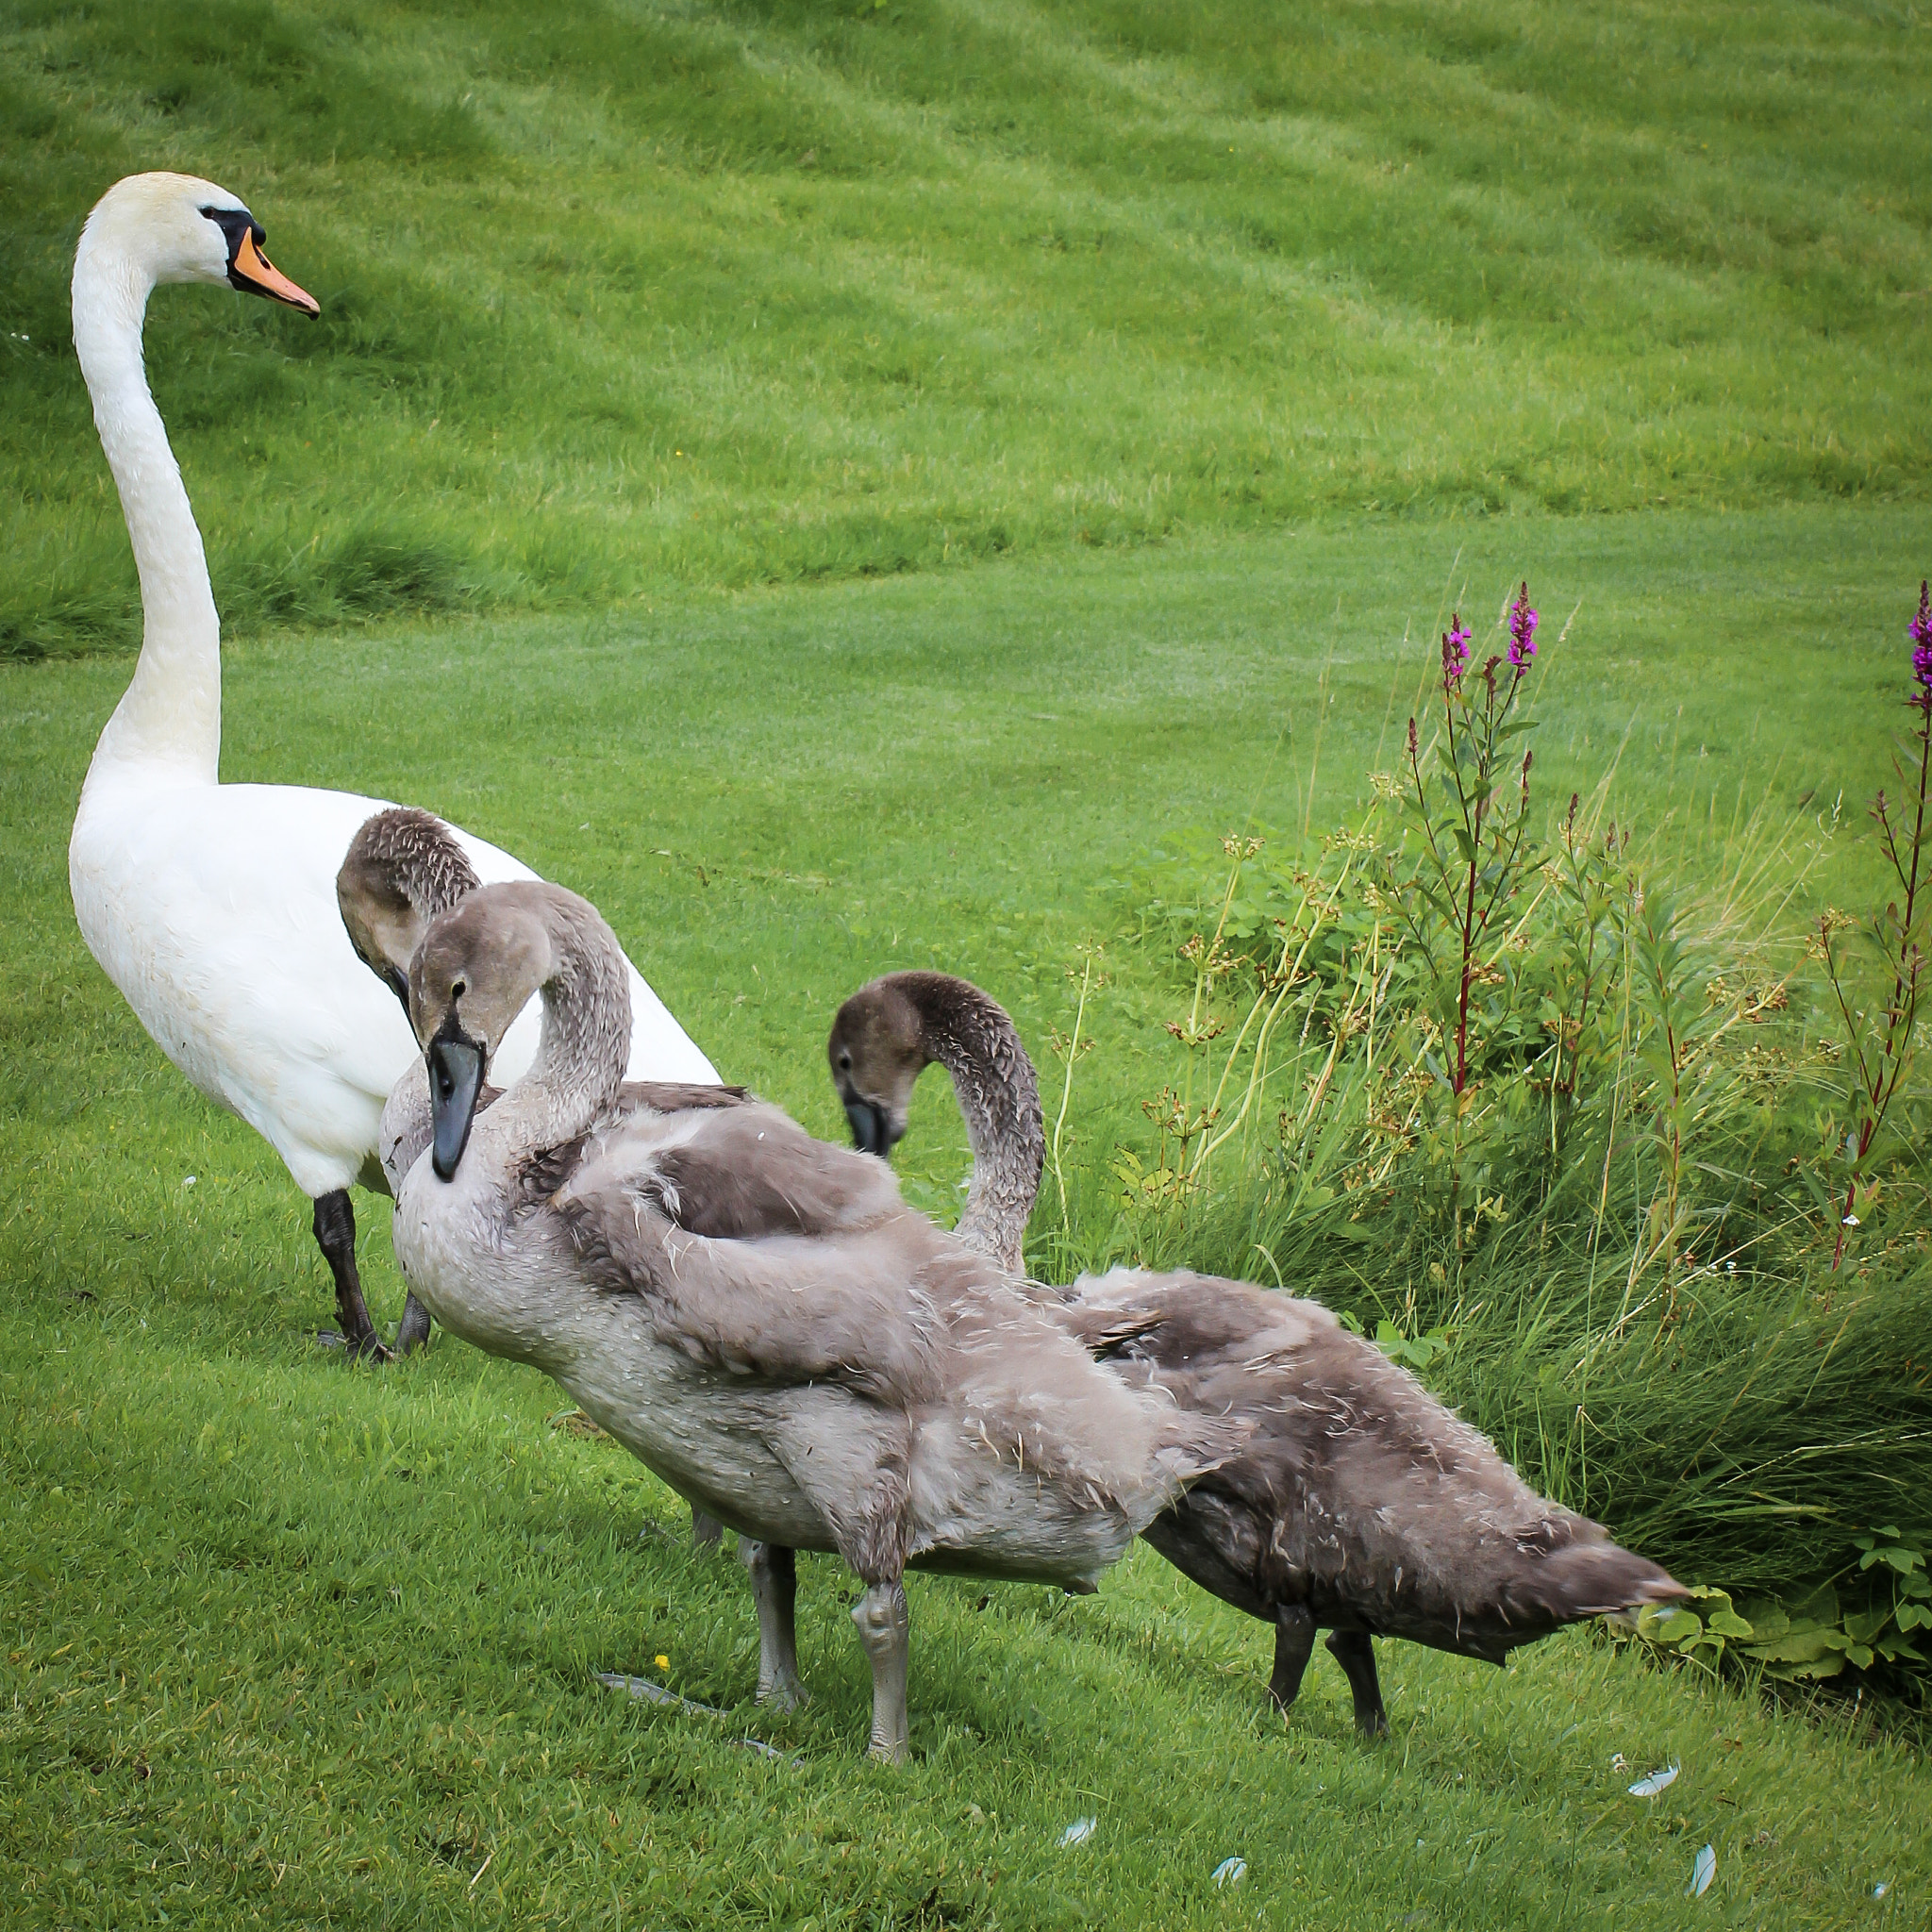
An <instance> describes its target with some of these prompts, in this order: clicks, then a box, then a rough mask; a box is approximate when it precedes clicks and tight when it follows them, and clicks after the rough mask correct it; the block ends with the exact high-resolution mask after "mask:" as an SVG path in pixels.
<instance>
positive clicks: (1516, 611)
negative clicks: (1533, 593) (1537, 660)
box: [1509, 581, 1536, 677]
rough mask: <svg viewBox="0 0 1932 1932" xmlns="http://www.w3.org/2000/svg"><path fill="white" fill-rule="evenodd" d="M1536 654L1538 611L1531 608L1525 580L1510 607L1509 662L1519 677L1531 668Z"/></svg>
mask: <svg viewBox="0 0 1932 1932" xmlns="http://www.w3.org/2000/svg"><path fill="white" fill-rule="evenodd" d="M1535 656H1536V612H1535V611H1534V610H1532V609H1531V608H1529V585H1528V583H1527V582H1526V581H1525V582H1524V586H1523V588H1522V590H1520V591H1517V593H1516V601H1515V603H1513V604H1512V605H1510V607H1509V664H1510V668H1511V669H1512V670H1513V671H1514V672H1515V673H1516V675H1517V676H1518V677H1521V676H1522V675H1523V674H1524V672H1525V671H1527V670H1528V669H1529V660H1530V659H1531V658H1534V657H1535Z"/></svg>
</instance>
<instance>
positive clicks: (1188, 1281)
mask: <svg viewBox="0 0 1932 1932" xmlns="http://www.w3.org/2000/svg"><path fill="white" fill-rule="evenodd" d="M988 1041H991V1042H993V1044H992V1046H991V1049H990V1050H989V1048H988V1046H987V1044H986V1042H988ZM827 1056H828V1058H829V1059H830V1062H831V1067H832V1075H833V1079H834V1081H835V1083H836V1084H837V1086H838V1089H839V1093H840V1097H841V1100H842V1101H843V1102H844V1104H845V1108H846V1113H847V1115H848V1117H849V1118H850V1119H852V1121H853V1124H854V1130H855V1134H858V1135H859V1137H860V1138H861V1140H862V1141H863V1140H864V1139H865V1132H866V1130H873V1129H875V1131H874V1135H873V1138H874V1141H878V1142H880V1143H882V1144H881V1147H880V1151H885V1150H886V1149H888V1148H890V1147H891V1144H892V1142H893V1141H896V1140H897V1139H898V1138H899V1135H900V1134H902V1133H903V1132H904V1131H905V1121H906V1103H907V1101H908V1098H909V1096H910V1093H911V1089H912V1083H913V1082H914V1081H915V1080H916V1079H917V1078H918V1076H919V1073H920V1071H921V1069H923V1068H924V1066H926V1065H927V1064H929V1063H930V1062H931V1061H933V1060H938V1061H940V1062H941V1064H943V1065H944V1066H945V1067H946V1070H947V1071H948V1072H949V1073H950V1074H952V1076H953V1085H954V1091H956V1092H957V1093H958V1097H959V1102H960V1105H961V1108H963V1109H964V1111H965V1114H966V1119H967V1132H968V1135H969V1137H970V1139H971V1141H972V1143H973V1149H974V1165H975V1170H976V1169H977V1168H978V1167H979V1165H980V1164H981V1162H982V1161H983V1160H990V1161H991V1163H992V1164H993V1165H994V1166H995V1168H996V1169H997V1171H998V1172H999V1174H1000V1175H1001V1177H1002V1178H1001V1182H1000V1185H999V1186H998V1187H997V1188H996V1189H993V1188H989V1189H985V1190H982V1189H981V1188H980V1186H979V1185H978V1174H977V1173H976V1172H975V1183H974V1191H973V1192H972V1194H971V1195H969V1197H968V1198H969V1212H968V1214H967V1216H966V1217H965V1218H963V1219H962V1221H961V1223H960V1229H959V1231H960V1233H961V1234H962V1235H963V1236H964V1237H965V1238H967V1239H968V1240H970V1241H973V1242H974V1243H975V1244H976V1245H978V1246H979V1247H981V1248H982V1249H983V1251H984V1252H986V1253H988V1254H990V1255H993V1256H995V1257H999V1258H1000V1259H1001V1260H1002V1261H1003V1262H1005V1263H1006V1264H1007V1265H1008V1266H1009V1267H1011V1268H1014V1269H1015V1270H1017V1269H1018V1268H1019V1267H1020V1266H1021V1260H1020V1243H1021V1238H1022V1236H1023V1235H1024V1231H1025V1225H1026V1218H1027V1216H1028V1214H1030V1212H1031V1211H1032V1207H1033V1200H1034V1196H1035V1194H1036V1192H1037V1191H1038V1188H1039V1183H1040V1174H1041V1137H1040V1132H1039V1121H1040V1099H1039V1089H1038V1085H1037V1082H1036V1080H1035V1077H1034V1073H1033V1065H1032V1062H1031V1060H1030V1059H1029V1058H1027V1056H1026V1052H1025V1049H1024V1046H1022V1044H1021V1043H1020V1039H1019V1035H1018V1033H1017V1032H1016V1031H1015V1030H1014V1028H1013V1024H1012V1022H1011V1021H1010V1020H1009V1019H1008V1016H1007V1015H1006V1013H1005V1012H1004V1011H1003V1010H1002V1009H1001V1008H999V1006H998V1005H997V1004H996V1003H995V1002H994V1001H992V1000H991V999H990V998H988V996H987V995H986V994H985V993H983V992H981V991H979V990H978V988H976V987H974V986H972V985H971V984H969V983H968V982H967V981H965V980H961V979H955V978H952V977H951V976H950V975H948V974H935V973H902V974H888V975H887V976H886V977H885V978H883V979H877V980H874V981H873V982H872V983H871V984H870V985H868V986H866V987H863V988H861V989H860V991H858V992H857V993H855V994H854V995H853V996H852V998H851V999H849V1000H848V1001H847V1002H846V1003H845V1005H844V1006H843V1007H841V1008H840V1011H839V1015H838V1018H837V1020H836V1021H835V1022H834V1024H833V1027H832V1033H831V1038H830V1041H829V1042H828V1045H827ZM975 1115H976V1116H977V1117H976V1118H975ZM1014 1123H1018V1124H1019V1125H1018V1126H1017V1127H1015V1126H1014V1125H1013V1124H1014ZM982 1150H985V1151H984V1152H982ZM974 1202H979V1203H981V1204H983V1205H982V1208H981V1212H980V1213H979V1214H978V1215H976V1216H975V1215H974V1214H973V1213H972V1212H971V1204H972V1203H974ZM1054 1292H1055V1291H1051V1290H1042V1291H1041V1294H1042V1295H1051V1294H1053V1293H1054ZM1058 1320H1059V1321H1060V1322H1061V1323H1062V1324H1063V1325H1064V1326H1065V1327H1066V1328H1067V1330H1068V1331H1069V1332H1070V1333H1072V1334H1074V1335H1075V1336H1077V1337H1079V1338H1080V1339H1081V1340H1082V1341H1085V1342H1086V1343H1087V1345H1088V1346H1089V1347H1090V1348H1091V1350H1092V1352H1093V1353H1094V1355H1095V1356H1096V1357H1097V1358H1099V1359H1102V1360H1106V1361H1109V1362H1113V1363H1115V1364H1117V1365H1119V1366H1120V1367H1121V1368H1122V1369H1123V1370H1124V1371H1125V1372H1126V1373H1127V1374H1129V1375H1130V1376H1133V1377H1137V1378H1139V1379H1140V1380H1141V1382H1142V1384H1143V1386H1145V1387H1147V1388H1149V1389H1150V1390H1156V1389H1158V1390H1159V1391H1162V1392H1163V1393H1165V1394H1166V1395H1168V1396H1169V1397H1171V1398H1172V1399H1173V1400H1174V1402H1175V1403H1176V1404H1177V1405H1178V1406H1179V1407H1181V1408H1182V1409H1183V1410H1186V1411H1189V1412H1191V1413H1193V1414H1196V1415H1214V1416H1234V1417H1242V1418H1246V1419H1248V1420H1250V1421H1251V1422H1252V1423H1253V1424H1254V1433H1253V1434H1252V1435H1251V1437H1250V1438H1249V1441H1248V1444H1247V1446H1246V1448H1245V1449H1243V1450H1242V1451H1241V1453H1240V1454H1238V1455H1236V1456H1233V1457H1229V1458H1228V1459H1227V1460H1226V1461H1224V1463H1222V1464H1221V1466H1220V1467H1219V1468H1217V1469H1216V1470H1214V1471H1213V1472H1212V1473H1211V1474H1208V1475H1207V1476H1205V1477H1204V1478H1203V1479H1202V1480H1201V1481H1200V1482H1198V1483H1196V1484H1194V1485H1193V1486H1192V1487H1191V1489H1190V1490H1189V1491H1188V1492H1187V1494H1186V1495H1185V1496H1183V1497H1181V1498H1180V1499H1179V1500H1178V1501H1177V1502H1176V1503H1174V1505H1173V1506H1172V1507H1169V1508H1168V1509H1167V1510H1166V1511H1164V1512H1163V1513H1162V1514H1161V1515H1160V1516H1159V1517H1158V1518H1157V1519H1156V1520H1155V1521H1154V1522H1153V1523H1152V1524H1149V1525H1148V1526H1147V1528H1146V1529H1145V1530H1144V1531H1143V1532H1142V1534H1143V1535H1144V1536H1145V1537H1146V1539H1147V1541H1149V1542H1151V1543H1152V1544H1153V1545H1154V1546H1155V1548H1157V1549H1158V1550H1159V1551H1160V1553H1161V1554H1162V1555H1163V1556H1164V1557H1167V1558H1168V1560H1169V1561H1170V1562H1172V1563H1174V1565H1175V1567H1176V1568H1178V1569H1180V1570H1181V1571H1183V1572H1184V1573H1185V1574H1187V1575H1189V1576H1191V1577H1192V1578H1193V1579H1194V1581H1195V1582H1197V1583H1199V1584H1200V1585H1201V1586H1202V1587H1203V1588H1204V1589H1206V1590H1208V1591H1212V1592H1213V1593H1214V1594H1215V1595H1216V1596H1218V1597H1221V1598H1222V1599H1223V1600H1224V1601H1225V1602H1227V1603H1230V1604H1233V1605H1235V1606H1236V1607H1238V1608H1240V1609H1243V1610H1246V1611H1248V1612H1249V1614H1250V1615H1253V1616H1257V1617H1260V1618H1262V1619H1263V1620H1265V1621H1266V1622H1268V1623H1271V1624H1274V1626H1275V1653H1274V1677H1273V1680H1272V1682H1271V1685H1270V1689H1271V1691H1273V1692H1274V1698H1275V1700H1276V1702H1277V1703H1278V1704H1280V1705H1281V1706H1282V1707H1284V1708H1286V1707H1287V1706H1288V1705H1290V1704H1291V1703H1292V1702H1293V1699H1294V1696H1295V1693H1296V1691H1298V1690H1299V1688H1300V1685H1301V1678H1302V1673H1303V1671H1304V1670H1305V1669H1306V1668H1307V1660H1308V1656H1309V1652H1310V1650H1311V1648H1312V1645H1313V1642H1314V1633H1315V1631H1316V1629H1317V1628H1318V1627H1320V1628H1325V1629H1329V1630H1331V1631H1332V1632H1333V1635H1332V1636H1331V1637H1330V1639H1329V1643H1328V1647H1329V1649H1330V1650H1331V1651H1332V1652H1333V1653H1334V1655H1335V1657H1336V1658H1337V1660H1338V1661H1339V1662H1340V1663H1341V1667H1342V1669H1343V1670H1344V1671H1345V1672H1346V1673H1347V1674H1348V1679H1349V1685H1350V1688H1351V1690H1352V1691H1353V1693H1354V1700H1355V1712H1356V1721H1357V1724H1358V1725H1359V1726H1360V1727H1361V1728H1362V1730H1363V1731H1365V1732H1367V1733H1370V1734H1372V1735H1373V1734H1375V1733H1378V1732H1381V1731H1384V1730H1386V1729H1387V1728H1388V1718H1387V1715H1386V1713H1385V1711H1384V1709H1383V1707H1382V1698H1381V1691H1380V1687H1379V1685H1378V1684H1377V1682H1376V1676H1375V1663H1374V1648H1373V1642H1372V1640H1373V1639H1374V1637H1377V1636H1386V1637H1405V1638H1407V1639H1409V1640H1411V1641H1415V1642H1419V1643H1427V1644H1431V1645H1433V1646H1434V1647H1435V1648H1437V1649H1439V1650H1449V1651H1454V1652H1457V1654H1458V1655H1460V1656H1464V1657H1483V1658H1487V1659H1488V1660H1490V1661H1491V1662H1493V1663H1501V1662H1502V1661H1503V1660H1504V1658H1505V1657H1507V1654H1508V1652H1509V1651H1510V1650H1512V1649H1513V1648H1515V1646H1517V1645H1518V1644H1522V1643H1529V1642H1533V1641H1536V1640H1537V1639H1538V1638H1541V1637H1544V1636H1547V1635H1548V1634H1549V1633H1550V1632H1551V1631H1553V1630H1555V1629H1557V1627H1558V1626H1559V1625H1561V1624H1568V1623H1573V1622H1575V1621H1576V1620H1578V1619H1580V1618H1585V1617H1591V1616H1597V1615H1602V1614H1607V1613H1610V1612H1615V1611H1620V1610H1625V1609H1630V1608H1635V1607H1639V1606H1641V1605H1643V1604H1648V1603H1657V1602H1661V1601H1667V1600H1669V1599H1671V1598H1673V1597H1677V1596H1681V1595H1683V1594H1684V1591H1682V1589H1681V1588H1680V1586H1678V1585H1677V1584H1676V1583H1674V1582H1673V1581H1672V1579H1671V1578H1670V1577H1669V1576H1668V1575H1666V1574H1665V1573H1664V1572H1663V1571H1662V1570H1660V1569H1658V1568H1657V1565H1656V1564H1654V1563H1650V1562H1646V1561H1645V1560H1644V1559H1643V1558H1642V1557H1637V1556H1633V1555H1632V1554H1631V1553H1630V1552H1629V1551H1628V1550H1625V1549H1622V1548H1620V1547H1619V1546H1618V1545H1617V1544H1615V1543H1613V1542H1612V1541H1610V1540H1609V1539H1608V1538H1607V1536H1606V1535H1605V1534H1604V1532H1603V1530H1602V1529H1600V1528H1599V1527H1598V1526H1597V1525H1596V1524H1594V1523H1591V1522H1589V1521H1588V1520H1586V1519H1585V1518H1583V1517H1581V1516H1577V1515H1575V1514H1574V1512H1572V1511H1571V1510H1568V1509H1564V1508H1561V1507H1558V1506H1557V1505H1556V1504H1553V1503H1548V1502H1545V1501H1544V1500H1543V1499H1542V1498H1541V1497H1540V1496H1538V1495H1537V1494H1536V1493H1535V1492H1534V1491H1531V1490H1530V1489H1529V1488H1528V1486H1527V1485H1526V1484H1524V1482H1523V1480H1522V1479H1521V1478H1520V1477H1519V1476H1518V1475H1517V1474H1516V1473H1515V1471H1514V1470H1512V1469H1511V1468H1510V1467H1509V1465H1508V1464H1507V1462H1505V1461H1504V1460H1503V1458H1502V1457H1500V1456H1499V1455H1497V1453H1496V1451H1495V1449H1494V1447H1493V1446H1492V1445H1491V1443H1490V1442H1489V1441H1487V1439H1485V1438H1484V1437H1483V1436H1482V1435H1480V1434H1479V1433H1478V1432H1477V1431H1476V1430H1474V1429H1473V1428H1471V1427H1470V1426H1469V1424H1466V1423H1464V1422H1461V1421H1459V1420H1458V1419H1457V1417H1456V1416H1455V1415H1453V1414H1451V1413H1450V1411H1449V1410H1448V1409H1446V1408H1444V1407H1442V1406H1441V1403H1439V1402H1437V1401H1436V1400H1435V1398H1434V1397H1433V1396H1431V1395H1430V1394H1429V1393H1428V1392H1427V1391H1426V1390H1424V1388H1423V1387H1422V1385H1421V1384H1420V1383H1419V1382H1417V1381H1416V1379H1415V1378H1414V1377H1413V1376H1412V1375H1410V1374H1407V1371H1405V1370H1403V1369H1401V1368H1398V1367H1397V1366H1396V1365H1395V1364H1394V1363H1393V1362H1391V1360H1390V1359H1389V1358H1388V1357H1387V1356H1385V1355H1384V1354H1383V1353H1382V1351H1381V1350H1380V1349H1378V1348H1376V1347H1375V1346H1374V1344H1372V1343H1370V1342H1368V1341H1363V1340H1362V1339H1361V1338H1360V1337H1358V1336H1355V1335H1351V1334H1349V1333H1348V1332H1347V1331H1346V1330H1345V1329H1344V1328H1342V1326H1341V1324H1340V1323H1338V1322H1337V1321H1336V1319H1335V1318H1334V1316H1333V1315H1331V1314H1330V1313H1329V1312H1328V1311H1327V1309H1325V1308H1324V1307H1321V1306H1320V1305H1319V1304H1318V1303H1315V1302H1309V1301H1298V1300H1295V1299H1293V1298H1291V1297H1290V1296H1288V1295H1285V1294H1281V1293H1278V1292H1270V1291H1267V1290H1265V1289H1260V1288H1256V1287H1253V1286H1251V1285H1250V1284H1248V1283H1245V1282H1238V1281H1225V1280H1221V1279H1218V1278H1216V1277H1213V1276H1208V1275H1202V1274H1191V1273H1174V1274H1148V1273H1145V1272H1143V1271H1138V1270H1131V1269H1116V1270H1115V1271H1114V1272H1113V1273H1111V1274H1105V1275H1100V1276H1097V1277H1096V1276H1092V1275H1087V1276H1083V1277H1082V1278H1081V1279H1080V1280H1079V1281H1077V1282H1076V1283H1075V1284H1074V1287H1073V1289H1072V1290H1070V1291H1067V1294H1066V1299H1065V1303H1064V1306H1063V1307H1060V1308H1059V1309H1058Z"/></svg>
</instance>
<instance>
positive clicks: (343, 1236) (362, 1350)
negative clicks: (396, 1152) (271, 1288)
mask: <svg viewBox="0 0 1932 1932" xmlns="http://www.w3.org/2000/svg"><path fill="white" fill-rule="evenodd" d="M315 1244H316V1246H317V1247H319V1248H320V1249H321V1250H322V1258H323V1259H324V1260H325V1261H326V1262H327V1263H328V1272H329V1273H330V1274H332V1275H334V1276H335V1281H336V1320H337V1321H339V1322H340V1323H341V1324H342V1334H341V1341H342V1346H343V1347H345V1348H346V1349H347V1350H348V1351H349V1353H350V1354H351V1355H360V1356H367V1357H371V1358H372V1359H373V1360H375V1361H387V1360H388V1359H389V1350H388V1349H386V1348H385V1347H384V1346H383V1345H382V1341H381V1339H380V1337H378V1336H377V1334H376V1332H375V1323H373V1322H372V1321H371V1320H370V1319H369V1304H368V1303H367V1302H365V1301H364V1300H363V1299H362V1277H361V1276H360V1275H359V1274H357V1272H356V1210H355V1208H352V1207H350V1205H349V1191H348V1189H347V1188H337V1189H335V1190H333V1191H331V1192H329V1193H326V1194H324V1195H321V1196H320V1197H319V1198H318V1199H317V1201H316V1203H315ZM329 1339H330V1340H333V1339H334V1338H333V1337H331V1338H329Z"/></svg>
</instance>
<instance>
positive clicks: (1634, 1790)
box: [1630, 1758, 1683, 1798]
mask: <svg viewBox="0 0 1932 1932" xmlns="http://www.w3.org/2000/svg"><path fill="white" fill-rule="evenodd" d="M1682 1769H1683V1767H1682V1766H1681V1765H1680V1764H1678V1763H1677V1761H1676V1760H1675V1759H1674V1758H1673V1759H1672V1760H1671V1762H1670V1763H1669V1764H1667V1765H1665V1766H1664V1768H1663V1769H1662V1770H1661V1771H1654V1772H1652V1773H1651V1774H1650V1775H1649V1776H1648V1777H1641V1778H1639V1779H1638V1780H1637V1782H1636V1783H1635V1784H1634V1785H1632V1786H1631V1787H1630V1795H1631V1796H1632V1797H1633V1798H1654V1797H1656V1796H1657V1793H1658V1792H1659V1791H1665V1790H1669V1789H1670V1788H1671V1787H1672V1786H1673V1785H1674V1784H1675V1783H1676V1781H1677V1773H1678V1772H1679V1771H1680V1770H1682Z"/></svg>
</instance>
